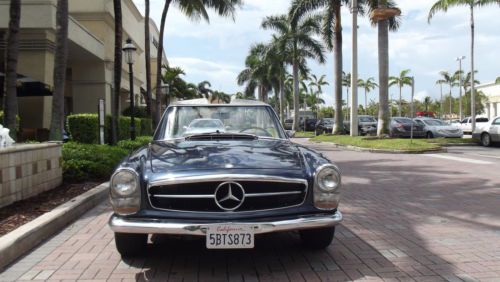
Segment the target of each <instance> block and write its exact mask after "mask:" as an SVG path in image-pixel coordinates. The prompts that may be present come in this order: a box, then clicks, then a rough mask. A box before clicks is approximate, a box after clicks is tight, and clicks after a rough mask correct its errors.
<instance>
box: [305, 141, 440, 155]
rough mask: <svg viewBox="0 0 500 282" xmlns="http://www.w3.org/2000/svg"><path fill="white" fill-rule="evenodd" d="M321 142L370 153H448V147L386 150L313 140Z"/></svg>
mask: <svg viewBox="0 0 500 282" xmlns="http://www.w3.org/2000/svg"><path fill="white" fill-rule="evenodd" d="M311 142H315V143H319V144H329V145H332V146H333V147H335V148H342V149H346V150H350V151H356V152H369V153H380V154H413V155H418V154H435V153H447V152H448V149H446V148H439V149H428V150H422V151H409V150H386V149H368V148H361V147H356V146H352V145H340V144H336V143H331V142H316V141H311Z"/></svg>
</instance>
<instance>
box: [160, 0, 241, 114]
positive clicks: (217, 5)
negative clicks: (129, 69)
mask: <svg viewBox="0 0 500 282" xmlns="http://www.w3.org/2000/svg"><path fill="white" fill-rule="evenodd" d="M171 4H174V5H176V6H177V7H178V8H179V10H180V11H181V12H182V13H183V14H184V15H185V16H187V17H188V18H189V19H191V20H195V21H199V20H201V19H204V20H205V21H207V22H209V21H210V18H209V16H208V12H207V8H210V9H212V10H214V11H215V12H216V13H217V14H218V15H219V16H224V17H227V16H229V17H233V19H234V15H235V12H236V7H237V6H240V5H241V4H242V0H165V4H164V6H163V11H162V15H161V24H160V37H159V40H158V41H159V42H158V50H157V51H158V52H157V65H156V72H157V74H156V85H160V83H161V77H162V74H161V68H162V59H163V37H164V33H165V21H166V19H167V13H168V10H169V8H170V5H171ZM160 96H161V87H156V105H155V108H156V112H155V118H154V121H155V124H158V122H159V121H160V116H161V113H160V111H161V110H160V106H161V102H160V98H159V97H160Z"/></svg>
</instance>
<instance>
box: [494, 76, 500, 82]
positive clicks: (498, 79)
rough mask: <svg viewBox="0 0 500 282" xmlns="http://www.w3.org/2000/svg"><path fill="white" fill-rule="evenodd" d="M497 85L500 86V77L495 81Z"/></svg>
mask: <svg viewBox="0 0 500 282" xmlns="http://www.w3.org/2000/svg"><path fill="white" fill-rule="evenodd" d="M495 84H500V76H499V77H497V79H496V80H495Z"/></svg>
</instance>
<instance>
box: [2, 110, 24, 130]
mask: <svg viewBox="0 0 500 282" xmlns="http://www.w3.org/2000/svg"><path fill="white" fill-rule="evenodd" d="M16 122H17V130H18V131H19V128H20V124H21V118H20V117H19V116H16ZM0 124H1V125H2V126H3V127H6V126H5V123H4V122H3V111H0Z"/></svg>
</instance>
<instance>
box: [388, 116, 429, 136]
mask: <svg viewBox="0 0 500 282" xmlns="http://www.w3.org/2000/svg"><path fill="white" fill-rule="evenodd" d="M412 127H413V137H425V133H426V132H425V130H424V126H423V125H419V124H417V123H416V122H415V121H413V120H412V119H410V118H405V117H393V118H391V125H390V133H389V135H390V136H391V137H393V138H397V137H411V134H412Z"/></svg>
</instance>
